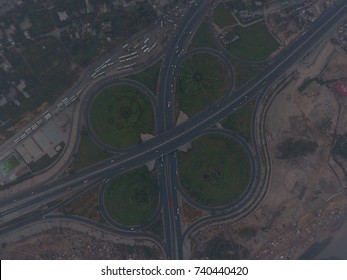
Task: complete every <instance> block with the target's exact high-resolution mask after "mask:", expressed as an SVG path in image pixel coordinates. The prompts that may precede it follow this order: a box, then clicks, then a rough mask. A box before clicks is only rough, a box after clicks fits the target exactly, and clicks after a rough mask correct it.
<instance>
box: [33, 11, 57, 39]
mask: <svg viewBox="0 0 347 280" xmlns="http://www.w3.org/2000/svg"><path fill="white" fill-rule="evenodd" d="M28 17H29V19H30V22H31V23H32V27H30V28H29V33H30V35H31V37H36V36H40V35H44V34H46V33H48V32H50V31H52V30H53V29H54V22H53V20H52V18H51V16H50V14H49V12H48V11H47V10H37V11H33V12H30V13H29V14H28Z"/></svg>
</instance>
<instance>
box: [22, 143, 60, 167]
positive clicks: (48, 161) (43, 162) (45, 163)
mask: <svg viewBox="0 0 347 280" xmlns="http://www.w3.org/2000/svg"><path fill="white" fill-rule="evenodd" d="M58 145H59V146H60V150H59V151H57V153H56V154H55V155H54V156H52V157H49V156H48V155H44V156H43V157H41V158H40V159H39V160H37V161H35V162H31V163H29V164H28V166H29V168H30V170H31V171H32V172H33V173H37V172H40V171H42V170H44V169H46V168H48V167H49V166H50V165H52V164H53V163H54V162H55V161H56V160H57V159H58V158H59V156H60V154H61V152H62V151H63V150H64V146H65V143H64V142H60V143H59V144H58ZM58 145H57V146H58Z"/></svg>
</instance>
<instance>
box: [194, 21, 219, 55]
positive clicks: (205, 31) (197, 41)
mask: <svg viewBox="0 0 347 280" xmlns="http://www.w3.org/2000/svg"><path fill="white" fill-rule="evenodd" d="M201 47H208V48H212V49H217V47H216V43H215V42H214V38H212V35H211V33H210V28H209V26H208V23H207V21H204V22H203V23H201V25H200V26H199V28H198V30H197V31H196V32H195V34H194V37H193V39H192V42H191V43H190V45H189V48H190V49H195V48H201Z"/></svg>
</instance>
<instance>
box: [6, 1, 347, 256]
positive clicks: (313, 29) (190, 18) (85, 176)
mask: <svg viewBox="0 0 347 280" xmlns="http://www.w3.org/2000/svg"><path fill="white" fill-rule="evenodd" d="M206 12H208V3H207V1H203V2H202V3H201V4H200V5H199V6H197V7H195V8H194V9H190V10H189V11H188V13H187V15H186V17H185V18H184V19H182V22H181V24H180V25H179V27H178V28H177V29H176V33H175V34H174V36H173V37H172V40H171V41H170V42H169V44H168V46H167V50H166V53H165V57H164V61H163V64H162V70H161V75H160V78H159V83H160V85H161V89H160V93H159V96H160V97H159V101H158V110H157V118H158V124H157V125H158V132H159V134H158V135H156V136H155V137H154V138H152V139H150V140H148V141H146V142H144V143H142V144H140V145H138V146H136V147H134V148H133V149H131V150H129V151H128V152H127V153H126V154H123V155H121V156H118V157H114V158H110V159H108V160H105V161H102V162H99V163H97V164H94V165H93V166H90V167H87V168H85V169H83V170H80V171H77V172H75V173H74V174H71V175H68V176H64V177H62V178H59V179H57V180H55V181H54V182H52V183H50V185H49V186H47V185H43V186H39V187H38V193H37V195H35V196H29V197H27V196H26V194H19V195H18V196H17V197H16V200H17V201H16V203H12V200H11V201H3V203H2V205H1V207H0V211H1V216H0V222H4V221H9V220H10V219H12V218H13V217H15V216H20V215H21V214H24V213H25V212H26V211H27V210H28V209H30V208H32V207H33V205H45V204H46V203H47V202H48V201H50V200H52V199H53V198H56V197H57V196H59V195H63V194H64V193H66V192H67V191H68V190H69V189H70V190H71V189H75V190H78V189H82V188H83V187H84V186H85V185H86V184H87V182H88V181H92V180H93V181H94V180H95V181H97V180H101V179H104V178H108V177H113V176H116V175H119V174H121V173H124V172H126V171H128V170H131V169H134V168H135V167H138V166H140V165H142V164H144V163H146V162H149V161H151V160H155V159H158V158H160V161H159V162H162V163H161V164H162V166H161V168H160V175H159V182H160V185H161V186H162V189H161V201H162V204H163V206H164V207H163V218H164V232H165V246H166V251H167V254H168V255H169V256H170V257H171V258H182V233H181V228H180V220H179V214H178V213H179V212H178V211H179V210H177V209H178V195H177V186H175V185H174V184H172V183H173V182H175V177H176V179H177V174H176V171H177V167H176V166H177V164H176V158H175V150H176V149H177V148H178V147H180V146H182V145H183V144H185V143H188V142H190V141H192V140H193V139H195V138H196V137H198V136H199V135H201V132H202V131H204V130H206V128H209V127H211V126H212V125H214V124H215V123H217V122H219V121H221V120H223V119H224V118H225V117H227V116H228V115H230V114H232V113H233V112H235V111H237V110H238V109H239V108H240V107H241V106H243V105H244V104H245V103H246V102H247V101H248V100H249V99H251V98H253V97H255V96H257V95H259V94H262V93H263V92H264V90H265V89H266V88H267V87H268V86H269V85H270V84H272V83H273V82H274V81H275V80H277V79H278V78H280V77H281V76H282V75H283V74H284V73H285V72H286V71H287V70H288V69H290V68H291V67H292V66H293V65H294V64H295V63H296V62H297V61H298V60H299V59H300V58H302V57H303V56H304V55H305V54H306V53H307V52H308V51H309V50H310V49H311V48H312V47H314V46H315V45H316V44H317V43H318V42H320V41H321V40H322V39H324V38H325V36H326V35H327V34H329V33H330V32H331V30H333V29H334V28H335V27H336V26H337V24H339V23H340V22H341V21H342V20H343V19H344V18H345V17H346V13H347V3H346V2H345V1H343V0H337V1H336V3H335V4H334V5H333V6H332V7H331V8H330V9H329V10H328V11H326V12H325V13H324V14H323V15H322V16H321V17H320V18H318V19H317V20H316V21H315V22H314V23H313V24H312V25H311V26H310V27H309V28H308V30H307V31H306V33H305V34H304V35H302V36H301V37H300V38H299V39H298V40H297V41H295V42H294V43H293V44H291V45H290V46H288V47H287V48H286V49H284V50H282V51H281V52H280V54H279V55H277V56H276V57H275V58H274V59H272V60H271V62H270V64H269V66H268V67H267V68H265V69H264V71H262V72H261V73H260V74H259V75H258V76H256V77H255V78H254V79H252V80H250V81H249V82H248V83H247V84H246V85H244V86H242V87H241V88H240V89H238V90H237V91H236V92H234V93H233V94H228V95H226V97H224V98H222V99H221V100H218V101H216V102H215V103H214V104H212V105H211V106H209V107H208V108H206V109H204V110H203V111H202V112H200V113H199V114H197V115H195V116H193V117H192V118H190V119H189V120H188V121H186V122H184V123H183V124H181V125H179V126H177V127H174V120H175V119H174V111H173V106H168V102H169V101H170V102H172V104H174V103H173V101H174V100H173V98H174V95H173V94H171V93H172V91H171V89H172V86H171V85H172V84H173V85H174V84H175V75H176V73H177V72H176V71H177V70H178V67H179V64H180V63H181V55H179V54H180V53H181V52H180V51H178V52H177V51H176V50H177V49H179V50H182V49H186V46H187V42H189V40H190V38H191V36H192V33H194V28H195V27H196V26H197V25H198V23H199V21H201V19H202V17H203V16H204V15H205V14H206ZM164 69H166V70H164ZM85 94H86V95H88V93H85ZM159 119H160V121H159ZM253 142H255V140H254V139H253ZM253 145H257V144H256V143H253ZM255 157H257V155H255ZM255 160H256V161H257V162H258V160H259V159H257V158H256V159H255ZM258 168H259V166H258ZM257 187H261V186H258V184H257V182H256V181H255V182H254V184H253V186H252V188H251V189H256V188H257ZM251 194H252V191H250V192H249V195H248V196H247V200H248V201H247V203H251V202H252V195H251ZM241 206H242V203H240V207H241ZM241 210H242V209H241ZM15 226H16V225H11V226H10V227H5V226H4V227H2V228H1V229H0V234H1V233H5V232H8V231H9V230H13V228H15ZM126 234H133V233H131V232H130V233H129V232H128V233H126ZM184 236H186V235H184Z"/></svg>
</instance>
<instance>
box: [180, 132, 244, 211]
mask: <svg viewBox="0 0 347 280" xmlns="http://www.w3.org/2000/svg"><path fill="white" fill-rule="evenodd" d="M179 174H180V180H181V184H182V187H183V189H184V190H185V191H186V192H187V194H188V195H189V196H191V198H193V199H194V200H195V201H197V202H199V203H201V204H203V205H207V206H222V205H225V204H227V203H230V202H232V201H234V200H236V199H237V198H238V197H239V196H240V195H241V194H242V193H243V192H244V190H245V188H246V187H247V184H248V181H249V176H250V163H249V160H248V158H247V156H246V154H245V152H244V150H243V148H242V147H241V146H240V145H239V144H237V143H235V142H234V141H232V140H230V139H228V138H226V137H223V136H222V135H217V134H213V135H212V134H211V135H206V136H203V137H201V138H199V139H197V140H195V141H193V148H192V150H191V151H189V152H188V153H183V152H180V153H179Z"/></svg>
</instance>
